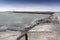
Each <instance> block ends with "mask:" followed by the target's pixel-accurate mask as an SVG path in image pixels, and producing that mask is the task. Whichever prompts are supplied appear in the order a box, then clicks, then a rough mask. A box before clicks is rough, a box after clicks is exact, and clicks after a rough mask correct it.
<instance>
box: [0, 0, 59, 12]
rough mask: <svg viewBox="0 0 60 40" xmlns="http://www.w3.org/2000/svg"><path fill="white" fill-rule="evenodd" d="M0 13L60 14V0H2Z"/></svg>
mask: <svg viewBox="0 0 60 40" xmlns="http://www.w3.org/2000/svg"><path fill="white" fill-rule="evenodd" d="M0 11H55V12H60V0H0Z"/></svg>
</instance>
